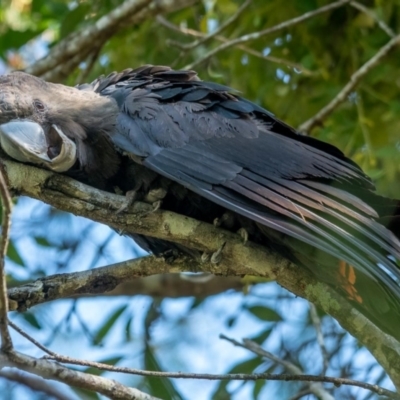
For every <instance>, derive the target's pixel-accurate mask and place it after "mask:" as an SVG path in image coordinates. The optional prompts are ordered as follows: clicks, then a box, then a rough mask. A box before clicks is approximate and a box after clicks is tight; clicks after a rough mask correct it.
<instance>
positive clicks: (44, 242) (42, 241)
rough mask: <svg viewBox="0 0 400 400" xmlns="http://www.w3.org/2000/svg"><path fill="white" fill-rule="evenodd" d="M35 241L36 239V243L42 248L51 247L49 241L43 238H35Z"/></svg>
mask: <svg viewBox="0 0 400 400" xmlns="http://www.w3.org/2000/svg"><path fill="white" fill-rule="evenodd" d="M34 239H35V241H36V243H37V244H38V245H40V246H44V247H51V244H50V243H49V241H48V240H47V239H46V238H45V237H43V236H35V237H34Z"/></svg>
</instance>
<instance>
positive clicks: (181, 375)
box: [45, 342, 400, 400]
mask: <svg viewBox="0 0 400 400" xmlns="http://www.w3.org/2000/svg"><path fill="white" fill-rule="evenodd" d="M237 343H239V342H237ZM239 345H241V344H240V343H239ZM242 347H243V346H242ZM45 358H46V359H48V360H56V361H59V362H62V363H67V364H73V365H81V366H86V367H93V368H97V369H100V370H102V371H112V372H120V373H125V374H131V375H140V376H153V377H159V378H174V379H205V380H237V381H257V380H271V381H286V382H287V381H299V382H329V383H333V384H334V385H335V386H340V385H349V386H356V387H362V388H363V389H367V390H370V391H371V392H373V393H377V394H379V395H381V396H387V397H388V398H390V399H396V400H399V399H400V396H399V395H398V394H397V393H395V392H392V391H391V390H388V389H385V388H382V387H380V386H378V385H371V384H368V383H364V382H360V381H355V380H352V379H345V378H333V377H329V376H316V375H305V374H290V375H286V374H268V373H258V374H195V373H188V372H160V371H146V370H141V369H134V368H126V367H115V366H112V365H108V364H103V363H97V362H93V361H86V360H79V359H75V358H71V357H64V356H57V357H54V356H45Z"/></svg>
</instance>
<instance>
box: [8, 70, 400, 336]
mask: <svg viewBox="0 0 400 400" xmlns="http://www.w3.org/2000/svg"><path fill="white" fill-rule="evenodd" d="M0 142H1V147H2V148H3V149H4V151H5V152H6V153H7V154H8V155H9V156H11V157H12V158H14V159H16V160H19V161H22V162H28V163H33V164H39V165H41V166H43V167H46V168H49V169H52V170H54V171H57V172H60V173H65V174H68V175H70V176H73V177H75V178H76V179H79V180H81V181H84V182H86V183H89V184H91V185H93V186H95V187H97V188H101V189H104V190H110V191H113V190H115V187H119V188H120V189H121V190H122V191H123V192H129V193H130V194H131V195H132V194H133V196H131V197H132V198H134V199H138V200H146V199H147V200H148V201H157V200H158V201H162V205H161V207H162V208H164V209H167V210H171V211H174V212H178V213H180V214H184V215H187V216H190V217H193V218H196V219H199V220H202V221H206V222H213V221H215V220H217V221H219V223H220V224H221V225H222V226H223V227H224V228H226V229H230V230H235V231H236V230H238V229H239V228H242V232H243V229H245V232H247V234H248V235H249V238H250V240H253V241H255V242H257V243H259V244H262V245H264V246H267V247H268V248H270V249H272V250H273V251H276V252H279V253H281V254H283V255H284V256H285V257H287V258H289V259H290V260H292V261H294V262H295V263H296V264H297V265H299V268H300V267H305V268H307V269H308V270H309V271H311V272H312V273H313V274H314V275H315V276H316V277H317V279H320V280H323V281H324V282H326V283H328V284H329V285H330V286H332V287H333V288H335V289H336V290H337V291H339V292H340V293H341V294H342V295H343V296H345V297H346V298H347V299H348V300H349V301H350V302H351V303H352V304H353V305H354V306H356V307H357V308H358V309H359V310H361V312H363V313H364V314H365V315H366V316H367V317H368V318H369V319H371V320H372V321H373V322H374V323H376V324H377V325H378V326H379V327H380V328H381V329H383V330H384V331H385V332H387V333H389V334H391V335H392V336H395V337H396V338H397V339H400V269H399V264H398V262H399V261H398V260H400V240H399V237H400V217H399V215H400V206H399V202H398V201H395V200H391V199H387V198H384V197H381V196H379V195H377V194H376V193H375V192H374V185H373V184H372V182H371V180H370V179H369V178H368V177H367V176H366V175H365V174H364V173H363V171H362V170H361V169H360V168H359V167H358V166H357V165H356V164H355V163H354V162H352V161H351V160H350V159H348V158H346V157H345V156H344V155H343V153H342V152H341V151H340V150H338V149H337V148H335V147H333V146H331V145H329V144H327V143H323V142H321V141H318V140H316V139H313V138H311V137H307V136H304V135H301V134H299V133H298V132H296V131H295V130H294V129H292V128H291V127H289V126H288V125H286V124H284V123H283V122H281V121H279V120H278V119H277V118H276V117H274V115H272V114H271V113H270V112H268V111H266V110H265V109H263V108H261V107H260V106H258V105H256V104H254V103H252V102H250V101H248V100H246V99H244V98H242V97H240V96H238V95H237V94H236V93H235V92H234V91H232V90H231V89H230V88H228V87H225V86H221V85H219V84H215V83H210V82H205V81H201V80H200V79H199V78H198V77H197V75H196V73H195V72H193V71H174V70H171V69H170V68H168V67H164V66H144V67H141V68H138V69H135V70H125V71H123V72H121V73H112V74H111V75H109V76H107V77H101V78H99V79H97V80H95V81H94V82H93V83H91V84H87V85H81V86H78V87H76V88H72V87H66V86H63V85H58V84H52V83H47V82H44V81H43V80H41V79H38V78H36V77H34V76H31V75H28V74H25V73H23V72H13V73H10V74H8V75H4V76H2V77H0ZM136 239H137V241H138V243H139V244H140V245H141V246H143V247H144V248H145V249H147V250H150V251H152V252H154V253H155V254H161V253H163V252H165V251H166V250H168V249H170V248H172V247H174V244H172V243H168V242H165V241H162V240H158V239H154V238H146V237H140V236H137V237H136Z"/></svg>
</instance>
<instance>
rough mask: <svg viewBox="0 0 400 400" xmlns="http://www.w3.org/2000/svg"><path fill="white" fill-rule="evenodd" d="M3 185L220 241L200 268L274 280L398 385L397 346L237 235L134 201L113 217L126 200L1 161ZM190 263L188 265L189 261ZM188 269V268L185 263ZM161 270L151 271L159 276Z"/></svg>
mask: <svg viewBox="0 0 400 400" xmlns="http://www.w3.org/2000/svg"><path fill="white" fill-rule="evenodd" d="M3 164H4V167H5V171H6V173H7V178H8V183H9V187H10V188H11V189H13V190H14V191H16V192H17V193H19V194H23V195H27V196H30V197H33V198H35V199H40V200H42V201H44V202H46V203H48V204H50V205H52V206H53V207H56V208H58V209H59V210H63V211H67V212H71V213H73V214H75V215H80V216H84V217H86V218H90V219H92V220H93V221H97V222H101V223H104V224H107V225H109V226H110V227H112V228H114V229H117V230H119V231H124V232H126V233H139V234H142V235H148V236H153V237H157V238H160V239H165V240H169V241H172V242H176V243H180V244H182V245H184V246H186V247H189V248H193V249H197V250H200V251H204V252H208V253H213V252H215V251H216V250H218V249H219V248H220V247H221V246H222V244H224V243H225V248H224V251H223V257H222V261H221V262H220V263H219V264H211V263H210V264H209V263H205V264H204V265H202V270H203V271H205V272H210V273H214V274H217V275H224V276H226V275H230V276H243V275H256V276H260V277H264V278H267V279H271V280H273V279H275V280H277V282H278V283H279V284H280V285H282V286H284V287H285V288H286V289H288V290H290V291H291V292H292V293H295V294H296V295H298V296H301V297H303V298H306V299H308V300H309V301H311V302H313V303H314V304H316V305H318V306H319V307H320V308H321V309H322V310H324V311H325V312H327V313H329V314H330V315H332V316H333V317H334V318H336V319H337V320H338V321H339V323H340V324H341V325H342V326H343V328H344V329H345V330H347V331H348V332H350V333H351V334H353V335H354V336H355V337H357V338H358V339H359V340H360V341H361V342H362V343H363V344H364V345H365V346H366V347H367V348H368V349H369V350H370V351H371V352H372V353H373V354H374V356H375V358H376V359H377V360H378V362H379V363H380V364H381V365H382V367H383V368H384V369H385V370H386V372H387V373H388V374H389V376H391V378H392V380H393V381H394V383H395V384H397V385H399V386H400V348H399V345H398V342H396V341H395V340H394V339H393V338H392V337H389V336H387V335H385V334H384V333H383V332H382V331H381V330H379V329H378V328H377V327H376V326H375V325H374V324H372V323H371V322H370V321H369V320H368V319H367V318H366V317H364V316H363V315H362V314H360V313H359V312H358V311H357V310H355V309H354V308H353V307H352V306H351V305H350V304H349V303H348V302H347V301H345V300H344V299H343V298H342V297H341V296H340V295H338V294H337V293H336V292H335V291H334V290H332V289H331V288H330V287H328V286H327V285H326V284H324V283H321V282H318V281H317V280H316V279H315V278H314V277H312V276H311V275H310V273H308V272H307V271H306V270H305V269H304V268H299V267H297V266H296V265H293V264H291V263H290V262H289V261H288V260H286V259H284V258H282V257H281V256H279V255H277V254H273V253H270V252H269V251H268V250H267V249H266V248H264V247H262V246H259V245H256V244H254V243H251V242H248V243H247V244H246V245H244V244H243V241H242V239H241V238H240V237H239V235H237V234H234V233H231V232H228V231H225V230H222V229H220V228H216V227H214V226H213V225H210V224H207V223H203V222H200V221H196V220H193V219H191V218H188V217H185V216H182V215H178V214H174V213H171V212H169V211H162V210H159V211H157V212H149V211H151V209H152V207H151V206H149V205H147V204H143V203H135V204H134V205H133V206H132V207H131V208H129V209H128V210H127V211H126V213H125V214H116V213H115V212H113V211H112V210H118V209H119V208H120V207H121V206H122V205H123V204H125V203H126V198H125V197H123V196H118V195H115V194H112V193H107V192H103V191H100V190H97V189H94V188H92V187H90V186H87V185H84V184H82V183H80V182H77V181H74V180H73V179H70V178H68V177H65V176H62V175H57V174H54V173H52V172H50V171H46V170H42V169H38V168H35V167H32V166H28V165H24V164H20V163H17V162H14V161H10V160H3ZM193 262H194V261H193ZM186 267H190V265H186ZM160 272H163V271H157V273H160Z"/></svg>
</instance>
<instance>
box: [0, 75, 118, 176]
mask: <svg viewBox="0 0 400 400" xmlns="http://www.w3.org/2000/svg"><path fill="white" fill-rule="evenodd" d="M117 113H118V107H117V105H116V103H115V102H114V101H112V100H110V99H108V98H105V97H102V96H100V95H99V94H97V93H95V92H94V91H93V90H90V88H89V89H86V90H79V89H77V88H72V87H67V86H64V85H59V84H53V83H49V82H45V81H43V80H42V79H40V78H37V77H34V76H32V75H29V74H26V73H24V72H13V73H10V74H8V75H4V76H1V77H0V145H1V147H2V148H3V150H4V151H5V152H6V153H7V154H8V155H9V156H10V157H12V158H14V159H16V160H18V161H21V162H29V163H33V164H38V165H41V166H44V167H46V168H49V169H51V170H54V171H57V172H65V171H68V170H70V169H71V168H72V167H73V166H74V165H78V168H80V169H82V170H84V171H86V172H87V174H89V175H90V173H94V174H96V173H98V171H97V170H99V165H98V164H99V161H103V160H101V158H102V157H103V158H104V157H111V158H112V154H111V153H112V150H113V149H112V146H110V145H109V139H108V134H109V133H110V132H111V131H112V129H113V128H114V124H115V118H116V115H117ZM109 147H111V149H109ZM104 154H105V155H104ZM114 158H115V157H114ZM115 163H116V161H115V160H114V161H113V162H111V164H115ZM111 169H112V168H111ZM96 171H97V172H96ZM104 173H106V174H109V172H104Z"/></svg>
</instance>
